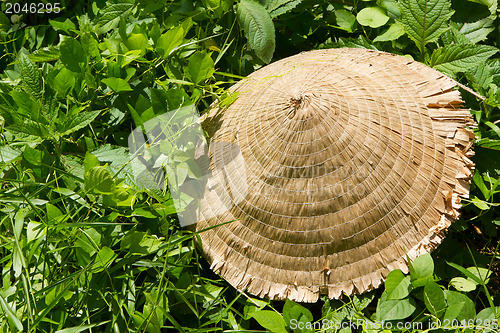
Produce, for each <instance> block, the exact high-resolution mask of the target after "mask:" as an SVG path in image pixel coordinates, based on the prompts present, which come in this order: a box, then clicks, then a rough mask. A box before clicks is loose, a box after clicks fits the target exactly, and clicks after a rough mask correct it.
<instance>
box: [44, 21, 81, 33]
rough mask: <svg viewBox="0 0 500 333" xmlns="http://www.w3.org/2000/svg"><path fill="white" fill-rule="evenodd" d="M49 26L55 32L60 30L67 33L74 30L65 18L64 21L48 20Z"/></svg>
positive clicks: (72, 24)
mask: <svg viewBox="0 0 500 333" xmlns="http://www.w3.org/2000/svg"><path fill="white" fill-rule="evenodd" d="M49 24H50V25H51V26H52V27H53V28H54V29H55V30H56V31H57V30H62V31H64V32H66V33H69V32H70V30H75V29H76V26H75V24H74V23H73V22H71V20H70V19H68V18H66V19H65V20H64V21H62V19H59V18H56V19H55V20H49Z"/></svg>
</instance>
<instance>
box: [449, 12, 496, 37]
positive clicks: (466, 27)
mask: <svg viewBox="0 0 500 333" xmlns="http://www.w3.org/2000/svg"><path fill="white" fill-rule="evenodd" d="M457 25H458V24H457ZM459 30H460V32H461V33H462V34H463V35H464V36H465V37H466V38H467V39H468V40H470V41H471V42H472V43H478V42H480V41H483V40H485V39H486V38H487V37H488V35H489V34H490V32H492V31H493V30H495V26H494V17H491V16H490V17H485V18H483V19H480V20H478V21H476V22H465V23H463V24H462V26H461V27H460V26H459Z"/></svg>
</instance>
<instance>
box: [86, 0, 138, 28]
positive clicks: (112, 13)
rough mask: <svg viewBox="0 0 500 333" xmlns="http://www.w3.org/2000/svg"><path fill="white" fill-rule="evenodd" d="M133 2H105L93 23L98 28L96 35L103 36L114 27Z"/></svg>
mask: <svg viewBox="0 0 500 333" xmlns="http://www.w3.org/2000/svg"><path fill="white" fill-rule="evenodd" d="M134 2H135V1H134V0H108V1H106V7H104V8H103V9H101V10H100V11H99V14H98V15H97V16H96V18H95V20H94V22H93V23H94V24H95V25H96V26H97V28H98V29H97V33H98V34H103V33H106V32H108V31H109V30H111V29H113V27H116V26H117V25H118V21H119V20H120V17H121V16H123V15H125V13H126V12H127V11H129V10H130V9H131V8H132V7H133V6H134Z"/></svg>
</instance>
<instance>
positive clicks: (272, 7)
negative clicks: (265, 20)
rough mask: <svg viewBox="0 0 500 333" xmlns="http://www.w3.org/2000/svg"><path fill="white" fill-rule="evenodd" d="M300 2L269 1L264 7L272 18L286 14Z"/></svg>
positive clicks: (290, 0)
mask: <svg viewBox="0 0 500 333" xmlns="http://www.w3.org/2000/svg"><path fill="white" fill-rule="evenodd" d="M301 2H302V0H270V1H269V3H268V4H267V6H266V9H267V11H268V12H269V14H270V15H271V17H272V18H275V17H278V16H280V15H282V14H285V13H288V12H289V11H291V10H292V9H294V8H295V7H297V5H299V4H300V3H301Z"/></svg>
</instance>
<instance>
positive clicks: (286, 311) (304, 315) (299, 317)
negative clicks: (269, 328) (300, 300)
mask: <svg viewBox="0 0 500 333" xmlns="http://www.w3.org/2000/svg"><path fill="white" fill-rule="evenodd" d="M283 319H284V320H285V323H286V324H287V326H290V322H291V321H292V320H296V321H297V322H303V323H304V324H306V323H308V322H312V321H313V315H312V314H311V311H309V310H308V309H306V308H305V307H303V306H302V305H300V304H297V303H295V302H293V301H291V300H289V299H287V300H286V301H285V305H284V306H283Z"/></svg>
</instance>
